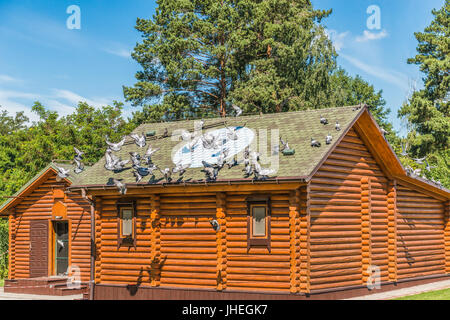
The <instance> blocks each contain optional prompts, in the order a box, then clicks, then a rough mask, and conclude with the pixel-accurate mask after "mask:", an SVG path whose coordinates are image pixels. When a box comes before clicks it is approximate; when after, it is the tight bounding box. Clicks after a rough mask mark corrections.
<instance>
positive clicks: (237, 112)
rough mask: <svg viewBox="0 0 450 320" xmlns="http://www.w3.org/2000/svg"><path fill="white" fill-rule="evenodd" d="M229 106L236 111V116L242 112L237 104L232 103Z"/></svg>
mask: <svg viewBox="0 0 450 320" xmlns="http://www.w3.org/2000/svg"><path fill="white" fill-rule="evenodd" d="M231 106H232V107H233V109H234V111H235V112H236V117H239V116H240V115H241V114H242V109H241V108H239V107H238V106H237V105H235V104H232V105H231Z"/></svg>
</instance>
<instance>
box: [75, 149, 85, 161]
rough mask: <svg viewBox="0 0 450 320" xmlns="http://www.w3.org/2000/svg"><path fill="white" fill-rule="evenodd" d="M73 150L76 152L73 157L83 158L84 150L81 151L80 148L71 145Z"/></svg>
mask: <svg viewBox="0 0 450 320" xmlns="http://www.w3.org/2000/svg"><path fill="white" fill-rule="evenodd" d="M73 150H74V151H75V153H76V155H75V158H76V159H78V160H80V161H81V160H82V159H83V155H84V152H83V151H81V150H79V149H78V148H76V147H73Z"/></svg>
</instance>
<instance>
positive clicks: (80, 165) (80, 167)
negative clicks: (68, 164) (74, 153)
mask: <svg viewBox="0 0 450 320" xmlns="http://www.w3.org/2000/svg"><path fill="white" fill-rule="evenodd" d="M73 161H75V164H76V167H75V169H73V171H74V172H75V173H76V174H80V173H81V172H83V170H84V165H83V163H82V162H81V160H79V159H78V158H77V157H75V158H74V159H73Z"/></svg>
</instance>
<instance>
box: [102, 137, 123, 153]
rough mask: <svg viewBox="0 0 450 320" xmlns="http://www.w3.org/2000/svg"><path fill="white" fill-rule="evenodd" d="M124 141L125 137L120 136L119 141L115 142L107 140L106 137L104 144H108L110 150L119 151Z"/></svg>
mask: <svg viewBox="0 0 450 320" xmlns="http://www.w3.org/2000/svg"><path fill="white" fill-rule="evenodd" d="M124 143H125V137H123V138H122V140H121V141H119V142H117V143H112V142H110V141H108V138H106V144H107V145H108V146H109V149H111V150H112V151H120V150H121V149H122V146H123V144H124Z"/></svg>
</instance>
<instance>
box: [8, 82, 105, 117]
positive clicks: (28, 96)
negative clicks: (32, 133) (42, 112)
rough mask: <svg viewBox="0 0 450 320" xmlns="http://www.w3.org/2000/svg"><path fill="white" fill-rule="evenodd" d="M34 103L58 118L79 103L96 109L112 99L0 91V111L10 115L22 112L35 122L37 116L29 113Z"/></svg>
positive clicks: (58, 92)
mask: <svg viewBox="0 0 450 320" xmlns="http://www.w3.org/2000/svg"><path fill="white" fill-rule="evenodd" d="M35 101H39V102H41V103H42V104H43V105H44V106H46V107H48V108H49V109H50V110H54V111H57V112H58V114H59V115H60V116H66V115H68V114H70V113H72V112H74V111H75V107H76V106H77V105H78V102H80V101H85V102H87V103H88V104H89V105H92V106H94V107H96V108H99V107H101V106H104V105H108V104H111V103H112V99H107V98H93V99H88V98H85V97H83V96H80V95H78V94H76V93H74V92H72V91H69V90H63V89H54V90H53V91H52V93H51V94H36V93H30V92H22V91H14V90H1V89H0V110H7V111H8V112H9V113H10V114H15V113H16V112H20V111H24V112H25V115H26V116H27V117H29V118H30V120H31V121H37V120H38V116H37V115H36V114H34V113H33V112H32V111H31V106H32V105H33V104H34V102H35Z"/></svg>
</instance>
